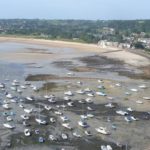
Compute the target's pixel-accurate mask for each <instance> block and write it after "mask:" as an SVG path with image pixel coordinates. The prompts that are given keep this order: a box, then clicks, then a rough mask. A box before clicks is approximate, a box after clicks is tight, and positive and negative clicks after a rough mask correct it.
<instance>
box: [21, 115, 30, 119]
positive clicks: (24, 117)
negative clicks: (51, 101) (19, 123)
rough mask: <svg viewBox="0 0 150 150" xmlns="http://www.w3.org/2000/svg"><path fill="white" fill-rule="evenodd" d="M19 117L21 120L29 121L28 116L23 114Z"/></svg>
mask: <svg viewBox="0 0 150 150" xmlns="http://www.w3.org/2000/svg"><path fill="white" fill-rule="evenodd" d="M20 117H21V118H22V119H23V120H29V116H27V115H25V114H23V115H20Z"/></svg>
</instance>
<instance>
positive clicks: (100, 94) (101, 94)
mask: <svg viewBox="0 0 150 150" xmlns="http://www.w3.org/2000/svg"><path fill="white" fill-rule="evenodd" d="M96 94H97V95H99V96H107V94H106V93H104V92H96Z"/></svg>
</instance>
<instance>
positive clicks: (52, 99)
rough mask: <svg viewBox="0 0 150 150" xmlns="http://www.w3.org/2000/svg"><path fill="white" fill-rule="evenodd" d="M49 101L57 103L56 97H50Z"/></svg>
mask: <svg viewBox="0 0 150 150" xmlns="http://www.w3.org/2000/svg"><path fill="white" fill-rule="evenodd" d="M48 101H49V102H50V103H56V100H55V98H53V97H51V98H49V99H48Z"/></svg>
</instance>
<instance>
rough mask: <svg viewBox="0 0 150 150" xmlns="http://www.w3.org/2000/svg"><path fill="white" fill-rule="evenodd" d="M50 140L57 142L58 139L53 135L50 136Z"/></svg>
mask: <svg viewBox="0 0 150 150" xmlns="http://www.w3.org/2000/svg"><path fill="white" fill-rule="evenodd" d="M49 139H50V140H51V141H57V138H56V137H55V136H54V135H52V134H50V135H49Z"/></svg>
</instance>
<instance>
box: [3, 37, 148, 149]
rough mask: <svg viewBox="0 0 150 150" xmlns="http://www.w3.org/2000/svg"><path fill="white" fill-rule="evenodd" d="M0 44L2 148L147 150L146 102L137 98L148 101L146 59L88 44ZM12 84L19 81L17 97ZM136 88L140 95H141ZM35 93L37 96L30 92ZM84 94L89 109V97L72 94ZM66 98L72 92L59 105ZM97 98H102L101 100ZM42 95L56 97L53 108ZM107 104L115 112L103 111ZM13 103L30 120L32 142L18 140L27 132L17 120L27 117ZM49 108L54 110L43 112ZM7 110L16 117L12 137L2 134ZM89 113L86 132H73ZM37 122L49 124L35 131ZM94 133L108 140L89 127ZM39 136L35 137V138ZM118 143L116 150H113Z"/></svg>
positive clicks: (5, 41)
mask: <svg viewBox="0 0 150 150" xmlns="http://www.w3.org/2000/svg"><path fill="white" fill-rule="evenodd" d="M0 41H1V42H0V73H1V76H0V83H1V82H2V83H5V85H6V88H5V89H0V103H1V105H0V112H1V114H0V123H1V125H0V131H1V132H0V135H1V138H0V149H4V150H5V149H10V150H19V149H22V150H27V149H36V150H38V149H44V150H47V149H54V150H55V149H56V150H60V149H62V148H65V149H66V150H84V149H86V150H99V149H100V146H101V145H108V144H109V145H111V146H112V147H113V149H114V150H125V145H127V146H128V149H130V150H149V149H148V148H149V146H150V145H149V139H150V136H149V133H150V127H149V123H150V113H149V110H150V105H149V103H150V101H149V100H145V99H143V97H149V96H150V95H149V93H150V92H149V91H150V81H149V79H150V78H149V77H150V76H149V75H150V67H149V65H150V60H149V58H148V57H144V56H140V55H138V54H134V53H131V52H129V51H125V50H112V49H101V48H99V47H98V46H97V45H93V44H79V43H69V42H62V41H48V40H37V39H21V38H20V39H19V38H9V37H5V38H4V37H3V38H0ZM14 80H18V81H19V85H18V86H17V89H21V90H22V93H21V94H19V93H17V90H14V88H12V86H13V85H12V82H13V81H14ZM27 83H30V84H28V85H26V84H27ZM141 85H142V87H144V86H143V85H145V88H140V86H141ZM24 86H25V87H24ZM21 87H22V88H21ZM33 87H36V88H37V90H36V91H34V90H33ZM88 88H89V89H90V90H91V91H92V93H93V96H92V97H90V98H91V100H92V102H87V101H85V100H86V98H89V95H88V93H87V92H85V93H83V94H79V93H78V92H79V91H78V90H85V89H88ZM12 89H13V90H12ZM66 91H71V92H72V93H73V96H69V98H70V100H68V101H66V100H65V99H64V97H65V96H66V95H65V94H64V92H66ZM77 91H78V92H77ZM6 92H8V93H11V94H12V95H13V96H15V100H16V102H11V101H10V100H9V99H8V98H6V94H7V93H6ZM97 92H102V93H106V96H100V95H98V94H96V93H97ZM126 93H128V94H126ZM45 95H48V96H53V95H55V101H56V102H54V103H51V102H50V101H48V99H46V98H44V96H45ZM27 97H31V98H33V101H32V100H31V101H30V100H27ZM3 100H8V101H9V102H10V103H9V105H10V106H11V108H10V109H9V110H5V109H4V108H3V106H2V104H3V103H4V101H3ZM20 100H21V101H20ZM137 101H138V103H137ZM69 102H73V104H74V106H69V105H70V104H68V103H69ZM108 103H112V104H113V105H114V108H107V107H106V106H105V105H107V104H108ZM19 104H23V105H24V106H25V108H27V109H31V108H32V109H33V112H32V113H31V114H29V116H30V119H29V123H30V126H29V127H27V128H29V129H31V133H32V135H31V136H30V137H25V135H24V133H23V131H24V129H25V128H26V127H24V126H23V125H22V122H23V120H22V119H21V117H20V115H22V114H24V113H25V112H24V109H22V108H20V107H19V106H20V105H19ZM47 105H48V106H51V107H52V109H51V110H47V109H45V106H47ZM64 106H65V107H64ZM88 107H91V108H92V110H91V109H90V110H89V108H88ZM120 109H121V110H123V111H127V112H128V113H129V115H127V116H128V117H130V116H134V117H136V118H137V119H138V121H133V120H132V121H131V122H127V121H126V120H125V116H121V115H119V114H117V113H116V111H117V110H120ZM128 110H133V111H131V112H130V111H128ZM11 111H12V112H14V114H15V116H12V117H13V122H14V123H15V125H16V129H14V130H8V129H6V128H4V127H3V123H4V122H5V121H6V116H5V115H6V114H3V113H4V112H5V113H8V114H9V113H10V112H11ZM56 111H60V112H62V113H63V114H64V115H65V116H67V117H68V118H69V121H68V122H69V123H70V125H71V126H72V127H73V130H68V129H65V128H64V127H63V126H62V120H61V118H60V115H58V114H56ZM88 113H91V114H93V115H94V117H93V118H88V119H87V120H86V121H87V123H88V127H87V128H86V129H84V128H81V127H80V126H79V125H78V121H79V120H80V119H81V116H80V115H83V114H84V115H87V114H88ZM37 116H41V117H43V118H45V120H46V121H47V124H46V125H39V124H37V123H36V121H35V118H36V117H37ZM50 117H54V118H55V119H56V123H51V122H50ZM99 126H102V127H106V128H107V129H108V130H109V131H110V132H111V134H110V135H102V134H99V133H97V131H96V130H95V128H97V127H99ZM114 126H116V129H114ZM37 129H38V130H39V131H40V132H39V134H35V130H37ZM85 130H89V131H91V133H92V136H87V135H86V134H85ZM73 131H77V132H78V133H79V134H80V135H81V138H79V139H78V138H77V137H74V136H73V134H72V133H73ZM62 133H65V134H67V135H68V137H69V139H68V140H62V137H61V134H62ZM49 134H53V135H54V136H56V137H57V138H58V141H50V140H49V138H48V136H49ZM41 136H42V137H44V139H45V141H44V142H43V143H39V141H38V138H39V137H41ZM118 143H119V144H120V145H122V147H119V146H117V144H118Z"/></svg>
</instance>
